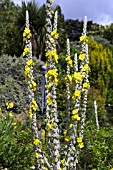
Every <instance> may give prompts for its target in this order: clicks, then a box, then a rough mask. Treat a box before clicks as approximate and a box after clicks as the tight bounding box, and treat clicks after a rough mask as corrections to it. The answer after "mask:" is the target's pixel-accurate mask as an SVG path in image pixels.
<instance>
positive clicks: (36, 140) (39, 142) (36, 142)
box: [33, 139, 42, 145]
mask: <svg viewBox="0 0 113 170" xmlns="http://www.w3.org/2000/svg"><path fill="white" fill-rule="evenodd" d="M41 143H42V142H41V141H40V140H39V139H34V142H33V144H34V145H40V144H41Z"/></svg>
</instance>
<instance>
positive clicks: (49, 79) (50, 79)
mask: <svg viewBox="0 0 113 170" xmlns="http://www.w3.org/2000/svg"><path fill="white" fill-rule="evenodd" d="M51 4H52V1H50V0H48V1H47V3H46V13H47V18H46V57H47V61H46V65H47V73H46V120H47V121H46V130H47V144H48V150H49V155H50V157H51V158H50V163H51V165H52V167H51V168H53V169H59V168H60V152H59V150H60V140H59V138H60V136H59V128H58V111H57V101H56V86H57V82H58V79H57V77H58V73H57V68H56V63H58V54H57V50H56V41H57V39H58V37H59V34H58V33H57V11H56V12H55V15H54V24H53V27H52V22H51V19H52V13H53V11H52V9H51ZM53 158H54V159H53Z"/></svg>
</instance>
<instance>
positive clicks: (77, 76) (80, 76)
mask: <svg viewBox="0 0 113 170" xmlns="http://www.w3.org/2000/svg"><path fill="white" fill-rule="evenodd" d="M83 78H84V76H83V74H82V73H80V72H75V73H74V74H73V79H74V80H75V82H76V83H80V82H81V81H82V80H83Z"/></svg>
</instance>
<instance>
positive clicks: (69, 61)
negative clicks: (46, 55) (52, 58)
mask: <svg viewBox="0 0 113 170" xmlns="http://www.w3.org/2000/svg"><path fill="white" fill-rule="evenodd" d="M65 60H66V61H67V62H68V64H69V65H70V67H72V60H71V57H70V56H68V57H66V59H65Z"/></svg>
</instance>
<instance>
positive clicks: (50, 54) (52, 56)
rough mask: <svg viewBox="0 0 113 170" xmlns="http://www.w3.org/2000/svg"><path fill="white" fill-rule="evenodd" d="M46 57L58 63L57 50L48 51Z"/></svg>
mask: <svg viewBox="0 0 113 170" xmlns="http://www.w3.org/2000/svg"><path fill="white" fill-rule="evenodd" d="M46 57H49V58H50V59H54V60H55V62H56V63H58V54H57V52H56V50H51V51H47V52H46Z"/></svg>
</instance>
